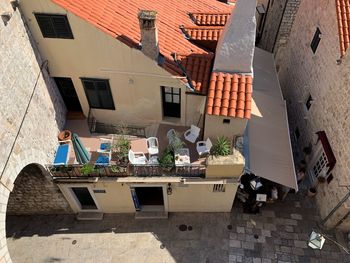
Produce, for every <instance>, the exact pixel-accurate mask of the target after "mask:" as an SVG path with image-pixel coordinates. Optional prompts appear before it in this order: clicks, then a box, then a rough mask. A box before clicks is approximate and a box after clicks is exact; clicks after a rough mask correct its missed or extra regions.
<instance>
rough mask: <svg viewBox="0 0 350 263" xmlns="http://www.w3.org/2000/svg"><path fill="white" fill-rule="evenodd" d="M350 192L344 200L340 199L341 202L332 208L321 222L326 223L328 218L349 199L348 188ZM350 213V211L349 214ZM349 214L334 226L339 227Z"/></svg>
mask: <svg viewBox="0 0 350 263" xmlns="http://www.w3.org/2000/svg"><path fill="white" fill-rule="evenodd" d="M348 190H349V192H348V193H347V194H346V195H345V196H344V197H343V199H342V200H340V202H339V203H338V204H337V205H336V206H335V207H334V208H333V209H332V211H331V212H330V213H329V214H328V215H327V216H326V217H325V218H324V219H323V220H322V221H321V224H322V225H324V224H325V223H326V222H327V221H328V219H329V218H330V217H331V216H332V215H334V213H335V212H336V211H337V210H338V209H339V207H341V206H342V205H343V204H344V203H345V202H346V200H348V198H349V197H350V189H349V188H348ZM347 215H349V213H348V214H347ZM347 215H346V216H345V217H343V218H342V219H341V220H340V221H339V222H338V223H337V224H336V225H335V226H334V227H333V228H335V227H337V226H338V225H340V224H341V223H342V221H344V220H345V219H346V217H347Z"/></svg>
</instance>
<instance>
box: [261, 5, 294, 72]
mask: <svg viewBox="0 0 350 263" xmlns="http://www.w3.org/2000/svg"><path fill="white" fill-rule="evenodd" d="M269 3H270V4H269V7H268V9H267V14H266V20H265V26H264V30H263V33H262V36H261V39H260V41H259V43H258V46H259V47H261V48H263V49H265V50H267V51H269V52H273V53H275V55H276V57H277V59H276V65H277V66H278V65H279V57H281V56H283V52H284V49H285V47H286V45H287V43H288V38H289V35H290V31H291V29H292V26H293V23H294V19H295V15H296V13H297V12H298V8H299V5H300V0H270V1H269Z"/></svg>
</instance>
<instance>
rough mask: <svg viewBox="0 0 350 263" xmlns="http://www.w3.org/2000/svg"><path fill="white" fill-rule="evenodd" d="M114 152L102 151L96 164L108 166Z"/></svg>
mask: <svg viewBox="0 0 350 263" xmlns="http://www.w3.org/2000/svg"><path fill="white" fill-rule="evenodd" d="M111 157H112V153H100V154H99V155H98V157H97V160H96V162H95V165H96V166H108V165H109V162H110V161H111V159H112V158H111Z"/></svg>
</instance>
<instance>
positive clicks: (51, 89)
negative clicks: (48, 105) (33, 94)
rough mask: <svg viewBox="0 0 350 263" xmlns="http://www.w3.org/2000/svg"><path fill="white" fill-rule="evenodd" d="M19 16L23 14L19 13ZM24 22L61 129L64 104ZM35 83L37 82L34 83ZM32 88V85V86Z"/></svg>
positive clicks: (65, 111) (64, 110)
mask: <svg viewBox="0 0 350 263" xmlns="http://www.w3.org/2000/svg"><path fill="white" fill-rule="evenodd" d="M21 16H22V17H24V16H23V14H22V13H21ZM22 21H23V23H24V28H25V30H26V33H27V36H28V39H29V42H30V45H31V47H32V50H33V53H34V55H35V58H36V61H37V62H38V67H39V68H40V70H41V76H42V79H43V80H44V82H45V86H46V87H47V92H48V94H49V96H50V99H51V102H52V105H53V110H54V112H55V120H56V123H57V126H58V128H59V129H63V127H64V124H65V117H63V118H62V116H66V113H67V109H66V106H65V104H64V102H63V99H62V96H61V94H60V92H59V90H58V88H57V86H56V83H55V81H54V80H53V79H52V78H51V77H50V73H49V67H48V66H49V61H46V60H43V59H42V58H41V55H40V52H39V49H38V47H37V46H36V43H35V40H34V38H33V36H32V33H31V32H30V30H29V28H28V26H27V24H26V22H25V21H24V20H22ZM39 74H40V73H38V76H36V77H37V82H38V81H39V78H40V75H39ZM36 85H37V84H36ZM33 88H34V87H33Z"/></svg>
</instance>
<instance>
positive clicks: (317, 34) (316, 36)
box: [310, 28, 321, 54]
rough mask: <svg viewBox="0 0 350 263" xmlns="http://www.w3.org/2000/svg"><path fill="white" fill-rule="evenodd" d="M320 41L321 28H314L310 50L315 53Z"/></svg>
mask: <svg viewBox="0 0 350 263" xmlns="http://www.w3.org/2000/svg"><path fill="white" fill-rule="evenodd" d="M320 41H321V30H320V29H319V28H317V29H316V32H315V34H314V38H313V39H312V41H311V45H310V46H311V49H312V52H313V53H314V54H315V53H316V50H317V47H318V44H319V43H320Z"/></svg>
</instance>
